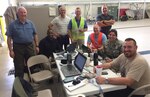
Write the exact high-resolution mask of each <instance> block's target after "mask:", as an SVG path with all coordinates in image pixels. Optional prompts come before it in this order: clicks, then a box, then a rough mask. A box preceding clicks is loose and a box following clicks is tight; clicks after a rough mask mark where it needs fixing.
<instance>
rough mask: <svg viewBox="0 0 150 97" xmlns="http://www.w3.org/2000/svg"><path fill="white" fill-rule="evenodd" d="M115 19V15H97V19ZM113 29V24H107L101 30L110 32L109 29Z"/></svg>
mask: <svg viewBox="0 0 150 97" xmlns="http://www.w3.org/2000/svg"><path fill="white" fill-rule="evenodd" d="M111 19H112V20H114V17H113V16H112V15H109V14H108V15H104V14H101V15H98V16H97V21H103V20H111ZM110 29H111V26H106V27H101V32H103V33H108V31H109V30H110Z"/></svg>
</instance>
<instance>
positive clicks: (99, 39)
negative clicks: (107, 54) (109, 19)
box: [90, 32, 103, 49]
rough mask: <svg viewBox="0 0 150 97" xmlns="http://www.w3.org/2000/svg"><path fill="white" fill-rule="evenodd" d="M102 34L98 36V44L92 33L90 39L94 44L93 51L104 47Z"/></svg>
mask: <svg viewBox="0 0 150 97" xmlns="http://www.w3.org/2000/svg"><path fill="white" fill-rule="evenodd" d="M102 35H103V34H102V33H101V32H100V33H99V35H98V42H96V40H95V34H94V33H92V34H91V35H90V39H91V42H92V48H93V49H98V48H99V47H101V46H102Z"/></svg>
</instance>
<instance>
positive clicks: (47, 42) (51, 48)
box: [39, 36, 61, 58]
mask: <svg viewBox="0 0 150 97" xmlns="http://www.w3.org/2000/svg"><path fill="white" fill-rule="evenodd" d="M39 49H40V51H39V54H43V55H46V56H47V57H48V58H49V57H50V56H51V57H52V56H53V53H54V52H58V51H61V48H60V44H59V43H58V40H57V39H54V38H52V37H50V36H47V37H45V38H43V39H42V40H41V41H40V43H39Z"/></svg>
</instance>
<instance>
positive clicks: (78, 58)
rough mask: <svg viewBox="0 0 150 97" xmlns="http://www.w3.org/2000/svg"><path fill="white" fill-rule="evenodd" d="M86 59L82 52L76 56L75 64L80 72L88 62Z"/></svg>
mask: <svg viewBox="0 0 150 97" xmlns="http://www.w3.org/2000/svg"><path fill="white" fill-rule="evenodd" d="M86 60H87V58H86V57H85V56H84V55H83V54H81V53H78V55H77V56H76V58H75V61H74V65H75V67H76V68H77V69H78V70H79V71H80V72H82V70H83V68H84V65H85V63H86Z"/></svg>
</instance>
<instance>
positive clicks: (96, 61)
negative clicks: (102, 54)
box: [93, 53, 98, 66]
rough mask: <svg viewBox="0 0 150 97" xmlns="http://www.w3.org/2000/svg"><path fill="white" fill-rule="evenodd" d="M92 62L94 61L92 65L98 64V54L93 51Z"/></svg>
mask: <svg viewBox="0 0 150 97" xmlns="http://www.w3.org/2000/svg"><path fill="white" fill-rule="evenodd" d="M93 62H94V66H97V65H98V54H97V53H94V55H93Z"/></svg>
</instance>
